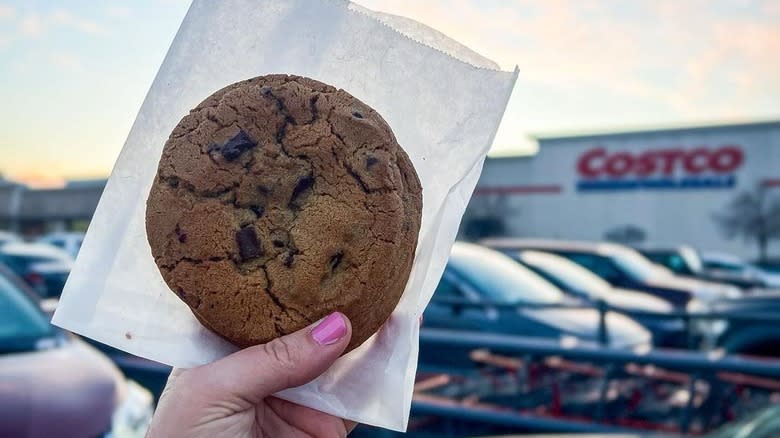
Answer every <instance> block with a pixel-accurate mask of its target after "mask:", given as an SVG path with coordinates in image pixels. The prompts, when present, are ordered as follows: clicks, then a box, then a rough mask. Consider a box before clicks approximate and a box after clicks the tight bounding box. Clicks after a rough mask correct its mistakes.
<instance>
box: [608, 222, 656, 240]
mask: <svg viewBox="0 0 780 438" xmlns="http://www.w3.org/2000/svg"><path fill="white" fill-rule="evenodd" d="M604 239H606V240H609V241H610V242H616V243H620V244H623V245H639V244H640V243H642V242H644V241H645V239H647V233H646V232H645V230H643V229H641V228H639V227H638V226H636V225H631V224H628V225H620V226H617V227H614V228H612V229H609V230H607V232H605V233H604Z"/></svg>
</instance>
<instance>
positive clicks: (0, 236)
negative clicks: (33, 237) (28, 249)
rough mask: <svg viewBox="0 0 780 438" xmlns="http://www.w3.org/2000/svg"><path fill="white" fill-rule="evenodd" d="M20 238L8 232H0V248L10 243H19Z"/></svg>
mask: <svg viewBox="0 0 780 438" xmlns="http://www.w3.org/2000/svg"><path fill="white" fill-rule="evenodd" d="M21 241H22V238H21V237H19V235H18V234H15V233H11V232H9V231H0V246H3V245H5V244H6V243H11V242H21Z"/></svg>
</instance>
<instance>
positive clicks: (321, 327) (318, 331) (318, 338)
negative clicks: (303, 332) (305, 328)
mask: <svg viewBox="0 0 780 438" xmlns="http://www.w3.org/2000/svg"><path fill="white" fill-rule="evenodd" d="M346 334H347V323H346V321H344V317H343V316H342V315H341V314H340V313H338V312H333V313H331V314H330V315H328V316H327V317H326V318H325V319H323V320H322V321H320V322H319V323H318V324H317V326H316V327H314V329H313V330H312V331H311V337H312V338H314V342H316V343H318V344H320V345H330V344H334V343H336V342H338V341H339V339H341V338H343V337H344V335H346Z"/></svg>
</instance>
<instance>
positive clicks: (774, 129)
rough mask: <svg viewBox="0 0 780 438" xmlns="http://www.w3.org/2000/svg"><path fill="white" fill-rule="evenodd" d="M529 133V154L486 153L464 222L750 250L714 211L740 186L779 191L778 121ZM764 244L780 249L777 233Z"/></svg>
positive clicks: (534, 232) (535, 232)
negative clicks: (533, 147)
mask: <svg viewBox="0 0 780 438" xmlns="http://www.w3.org/2000/svg"><path fill="white" fill-rule="evenodd" d="M535 139H536V141H537V142H538V145H539V152H538V154H536V155H534V156H530V157H506V158H489V159H487V160H486V162H485V165H484V168H483V173H482V176H481V178H480V180H479V183H478V185H477V189H476V191H475V194H474V197H473V199H472V201H471V204H470V205H469V208H468V210H467V215H466V217H465V218H464V227H468V226H469V224H470V223H472V224H473V223H480V224H483V225H484V224H488V225H490V226H492V227H493V228H494V230H497V231H498V232H499V233H503V234H509V235H517V236H532V237H548V238H564V239H585V240H600V239H604V238H605V237H606V236H615V235H624V236H634V237H636V238H637V240H640V241H641V240H644V242H645V243H661V244H672V243H687V244H691V245H693V246H695V247H697V248H699V249H703V250H720V251H728V252H733V253H735V254H738V255H742V256H745V257H755V256H756V255H757V245H756V244H755V243H754V242H750V241H748V242H746V241H744V240H740V239H727V238H726V237H725V233H724V230H723V227H722V226H721V224H720V223H719V221H718V220H716V217H718V216H719V215H722V214H724V212H726V211H727V210H728V209H729V204H730V202H731V201H732V200H733V199H734V198H735V197H736V196H737V195H738V194H740V193H743V192H746V191H751V190H756V189H757V188H758V187H762V188H764V189H765V190H766V191H767V192H766V193H768V194H769V195H770V196H771V195H773V193H772V192H775V193H776V194H777V195H780V121H769V122H760V123H745V124H732V125H717V126H697V127H685V128H673V129H654V130H637V131H630V132H613V133H604V134H587V135H564V136H537V137H536V138H535ZM637 243H639V242H637ZM769 249H770V255H775V256H776V255H778V254H780V242H775V243H774V244H773V245H772V244H770V247H769Z"/></svg>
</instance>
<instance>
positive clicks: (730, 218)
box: [714, 186, 780, 262]
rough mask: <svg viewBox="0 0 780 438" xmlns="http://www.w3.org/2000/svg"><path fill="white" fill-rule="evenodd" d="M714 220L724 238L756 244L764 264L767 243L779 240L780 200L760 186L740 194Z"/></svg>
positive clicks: (759, 256)
mask: <svg viewBox="0 0 780 438" xmlns="http://www.w3.org/2000/svg"><path fill="white" fill-rule="evenodd" d="M714 219H715V222H716V223H717V224H718V226H719V227H720V229H721V231H722V232H723V233H724V235H725V236H726V238H728V239H733V238H735V237H742V238H743V239H744V240H745V241H746V242H748V241H755V242H756V244H758V258H759V260H760V261H761V262H764V261H766V260H767V250H768V247H769V241H770V240H772V239H778V238H780V197H778V196H777V195H776V194H772V193H770V188H768V187H763V186H759V187H757V188H755V189H753V190H747V191H744V192H742V193H739V194H738V195H737V196H736V197H734V199H732V200H731V201H730V202H729V203H728V204H727V205H726V207H725V208H724V209H723V211H722V212H721V213H716V214H715V215H714Z"/></svg>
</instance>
